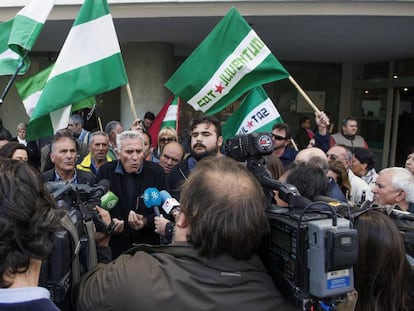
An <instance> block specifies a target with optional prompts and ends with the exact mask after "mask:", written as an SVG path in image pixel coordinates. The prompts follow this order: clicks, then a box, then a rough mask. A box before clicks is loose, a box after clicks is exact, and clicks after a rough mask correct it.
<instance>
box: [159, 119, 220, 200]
mask: <svg viewBox="0 0 414 311" xmlns="http://www.w3.org/2000/svg"><path fill="white" fill-rule="evenodd" d="M190 137H191V154H190V156H189V157H187V158H186V159H185V160H183V161H181V162H179V163H178V164H177V165H175V166H174V168H173V169H172V170H171V171H170V173H169V174H168V176H167V184H168V189H169V190H170V192H171V195H172V196H173V197H175V198H176V199H179V198H180V190H179V188H180V185H181V184H182V183H183V182H184V181H185V180H186V179H187V177H188V175H189V174H190V172H191V171H192V170H193V169H194V168H195V167H196V165H197V162H198V161H199V160H201V159H203V158H204V157H206V156H220V155H221V153H220V147H221V145H222V144H223V137H222V136H221V127H220V122H219V121H218V120H217V119H216V118H214V117H211V116H202V117H200V118H198V119H195V120H194V121H193V123H192V124H191V126H190Z"/></svg>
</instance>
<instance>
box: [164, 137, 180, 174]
mask: <svg viewBox="0 0 414 311" xmlns="http://www.w3.org/2000/svg"><path fill="white" fill-rule="evenodd" d="M183 157H184V148H183V146H181V144H180V143H178V142H176V141H172V142H170V143H169V144H166V145H165V146H164V148H163V149H162V152H161V155H160V163H159V165H160V166H161V167H162V168H163V169H164V171H165V173H166V174H169V173H170V172H171V170H172V168H173V167H174V166H175V165H176V164H177V163H178V162H180V161H181V160H182V159H183Z"/></svg>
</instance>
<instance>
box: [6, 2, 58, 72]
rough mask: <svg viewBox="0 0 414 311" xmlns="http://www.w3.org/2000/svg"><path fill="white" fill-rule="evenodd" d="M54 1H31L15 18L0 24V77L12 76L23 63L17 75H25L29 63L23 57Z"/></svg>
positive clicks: (29, 49) (33, 41)
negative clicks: (21, 62) (20, 63)
mask: <svg viewBox="0 0 414 311" xmlns="http://www.w3.org/2000/svg"><path fill="white" fill-rule="evenodd" d="M54 4H55V0H33V1H31V2H30V3H29V4H28V5H26V6H25V7H24V8H23V9H21V10H20V11H19V12H18V13H17V15H16V17H15V18H14V19H12V20H9V21H7V22H5V23H2V24H0V75H12V74H14V72H15V71H16V69H17V67H18V66H19V62H20V61H24V64H23V66H22V68H21V69H20V70H19V72H18V73H19V74H23V73H25V72H26V71H27V70H28V69H29V66H30V61H29V59H28V58H27V57H24V56H25V54H26V52H27V51H31V50H32V48H33V46H34V44H35V43H36V40H37V38H38V37H39V35H40V32H41V30H42V28H43V25H44V23H45V21H46V19H47V17H48V16H49V13H50V11H51V10H52V8H53V6H54Z"/></svg>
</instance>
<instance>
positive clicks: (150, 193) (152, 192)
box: [143, 187, 161, 208]
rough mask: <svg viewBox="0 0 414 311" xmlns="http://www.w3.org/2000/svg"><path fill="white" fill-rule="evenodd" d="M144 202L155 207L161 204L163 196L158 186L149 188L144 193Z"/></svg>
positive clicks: (147, 205)
mask: <svg viewBox="0 0 414 311" xmlns="http://www.w3.org/2000/svg"><path fill="white" fill-rule="evenodd" d="M143 200H144V204H145V206H146V207H148V208H150V207H154V206H160V205H161V196H160V192H159V191H158V189H157V188H153V187H152V188H147V189H145V191H144V195H143Z"/></svg>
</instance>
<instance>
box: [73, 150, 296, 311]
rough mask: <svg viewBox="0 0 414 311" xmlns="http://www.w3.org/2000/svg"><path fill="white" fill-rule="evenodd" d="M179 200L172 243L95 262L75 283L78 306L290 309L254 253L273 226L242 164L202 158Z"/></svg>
mask: <svg viewBox="0 0 414 311" xmlns="http://www.w3.org/2000/svg"><path fill="white" fill-rule="evenodd" d="M228 189H230V190H228ZM180 207H181V211H180V214H179V215H178V217H177V223H176V229H175V232H174V239H173V244H172V245H170V246H145V245H144V246H143V245H141V246H137V247H136V248H134V249H132V250H131V251H129V253H128V254H123V255H121V256H120V257H118V259H117V260H116V261H114V262H112V263H111V264H107V265H105V264H100V265H98V266H97V267H96V268H95V269H94V270H92V271H90V272H89V273H88V274H86V275H85V276H84V277H83V278H82V280H81V282H80V284H79V286H77V287H76V288H75V290H74V295H75V296H74V298H75V301H76V307H77V310H80V311H81V310H102V309H105V310H126V311H128V310H136V309H137V308H139V309H142V310H163V309H168V310H193V309H194V308H203V309H206V310H235V309H241V310H251V309H254V310H290V309H291V306H290V305H289V304H288V303H287V302H285V301H284V300H283V298H282V297H281V296H280V294H279V293H278V291H277V290H276V289H275V287H274V284H273V283H272V280H271V278H270V276H269V275H268V274H267V272H266V270H265V268H264V266H263V264H262V263H261V261H260V259H259V257H258V256H257V255H256V251H257V250H258V247H259V244H260V242H261V241H262V239H263V237H264V236H265V235H266V234H268V232H269V225H268V220H267V217H266V215H265V208H266V203H265V196H264V193H263V190H262V188H261V186H260V185H259V183H258V181H257V180H256V179H255V178H254V177H253V176H252V175H251V174H250V173H249V172H248V171H247V170H246V169H245V168H244V167H242V166H240V165H238V164H237V163H236V162H235V161H234V160H232V159H229V158H225V157H221V158H216V157H207V158H205V159H203V160H202V161H200V162H198V164H197V167H196V168H195V169H194V170H193V172H192V173H191V175H190V176H189V178H188V180H187V181H186V182H185V183H184V184H183V187H182V192H181V206H180Z"/></svg>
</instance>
